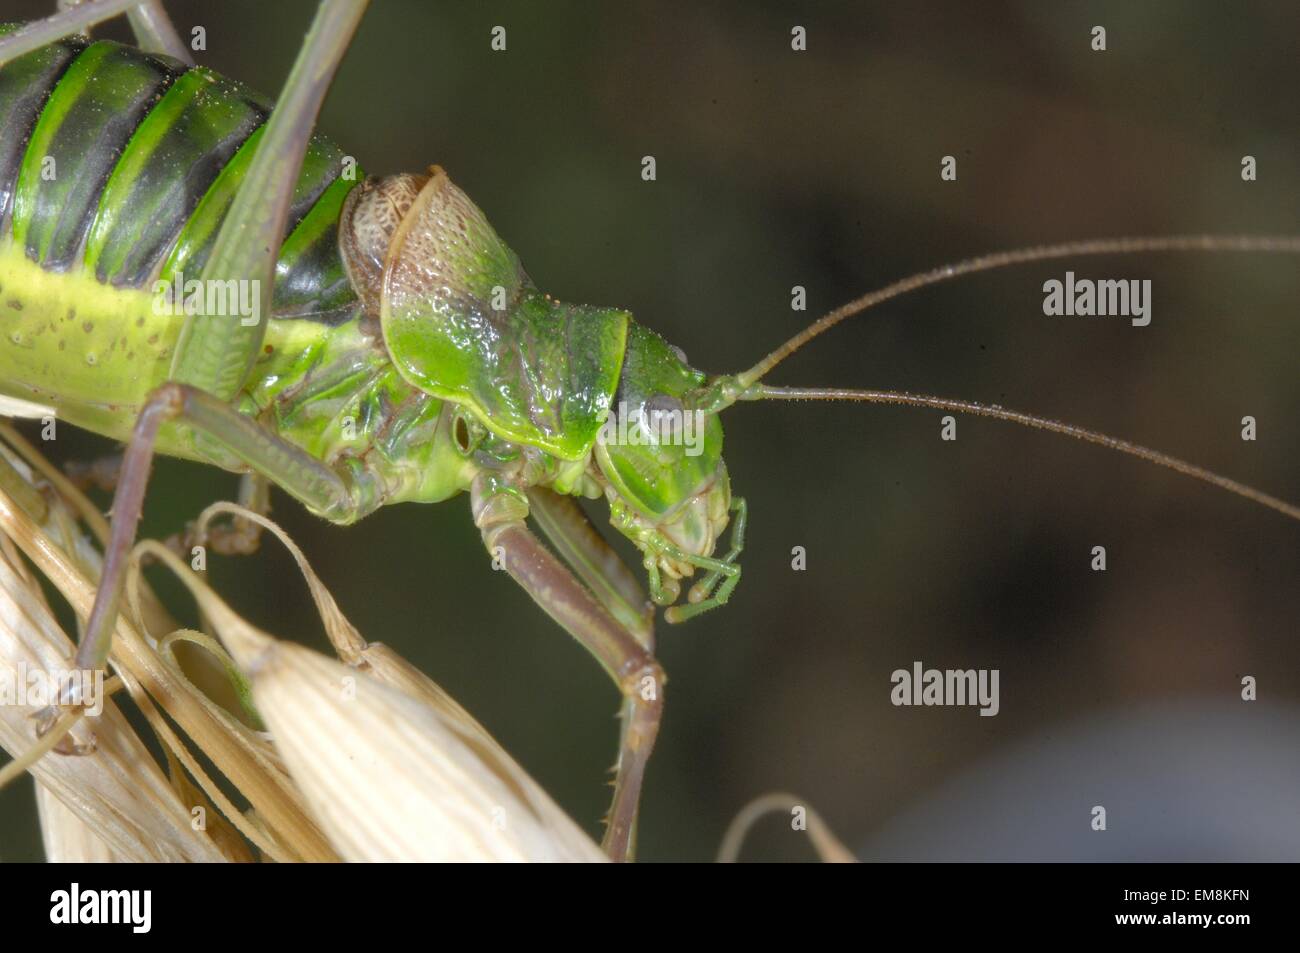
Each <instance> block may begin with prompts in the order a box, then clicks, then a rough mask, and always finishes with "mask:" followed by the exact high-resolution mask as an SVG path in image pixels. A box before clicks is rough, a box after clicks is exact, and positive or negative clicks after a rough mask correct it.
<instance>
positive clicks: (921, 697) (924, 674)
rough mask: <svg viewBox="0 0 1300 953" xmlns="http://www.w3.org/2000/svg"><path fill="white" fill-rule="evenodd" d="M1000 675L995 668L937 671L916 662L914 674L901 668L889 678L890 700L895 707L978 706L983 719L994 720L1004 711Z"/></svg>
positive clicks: (912, 670)
mask: <svg viewBox="0 0 1300 953" xmlns="http://www.w3.org/2000/svg"><path fill="white" fill-rule="evenodd" d="M1000 674H1001V673H1000V670H998V669H996V668H980V669H975V668H967V669H953V668H949V669H937V668H925V667H924V666H923V665H922V664H921V663H920V662H913V663H912V669H911V671H908V670H907V669H905V668H899V669H895V670H894V672H893V674H892V675H890V676H889V680H890V681H891V682H892V683H893V685H894V687H893V688H892V689H891V690H890V692H889V700H890V701H891V702H893V704H894V705H895V706H912V705H943V706H957V707H960V706H963V705H968V706H979V710H980V715H981V716H993V715H996V714H997V713H998V711H999V710H1000V709H1001V707H1002V704H1001V701H1000V700H999V698H998V680H999V677H1000Z"/></svg>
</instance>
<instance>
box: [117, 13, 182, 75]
mask: <svg viewBox="0 0 1300 953" xmlns="http://www.w3.org/2000/svg"><path fill="white" fill-rule="evenodd" d="M126 18H127V20H128V21H130V23H131V32H132V33H134V34H135V39H136V42H137V43H138V44H139V45H140V49H142V50H147V51H148V52H150V53H166V54H167V55H168V56H171V57H175V58H176V59H178V60H180V61H181V62H182V63H188V64H189V65H190V66H193V65H194V58H193V57H192V56H190V49H189V47H188V46H186V45H185V44H184V43H182V42H181V38H180V36H178V35H177V33H176V27H174V26H172V21H171V17H169V16H167V11H166V10H165V9H164V8H163V5H162V0H140V3H139V4H138V5H137V6H134V7H132V8H131V9H130V10H128V11H127V12H126Z"/></svg>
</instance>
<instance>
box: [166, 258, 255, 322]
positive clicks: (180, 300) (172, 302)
mask: <svg viewBox="0 0 1300 953" xmlns="http://www.w3.org/2000/svg"><path fill="white" fill-rule="evenodd" d="M261 286H262V282H261V281H260V280H259V279H257V278H248V279H235V278H231V279H229V280H227V281H219V280H216V279H208V280H206V281H201V280H199V279H198V278H191V279H189V280H188V281H187V280H186V279H185V273H184V272H180V271H178V272H176V278H175V280H174V281H167V280H165V279H162V280H159V281H155V282H154V283H153V295H154V297H153V313H154V314H156V315H158V316H159V317H167V316H171V317H180V316H182V315H191V314H207V315H221V316H228V317H238V318H239V323H240V324H241V325H243V326H244V327H253V326H254V325H256V324H258V323H259V322H260V321H261V320H262V299H261V291H262V287H261Z"/></svg>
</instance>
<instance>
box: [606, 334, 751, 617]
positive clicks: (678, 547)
mask: <svg viewBox="0 0 1300 953" xmlns="http://www.w3.org/2000/svg"><path fill="white" fill-rule="evenodd" d="M705 381H706V377H705V375H704V374H702V373H701V372H699V371H697V370H695V369H694V368H692V367H691V366H690V365H689V364H688V363H687V362H686V359H685V355H684V354H682V352H681V351H680V350H679V349H677V348H674V347H672V346H671V345H669V344H668V342H666V341H665V340H664V339H663V338H661V337H660V336H659V335H658V334H656V333H655V332H653V331H651V330H649V329H648V328H645V327H642V326H641V325H639V324H632V325H631V327H630V328H629V330H628V339H627V347H626V350H625V351H624V356H623V368H622V372H621V374H620V376H619V385H618V389H617V391H616V392H615V396H614V404H613V406H612V407H611V408H610V414H609V417H608V418H607V419H606V421H605V425H604V426H603V427H602V429H601V431H600V436H599V437H598V439H597V441H596V447H595V459H596V465H597V466H598V467H599V468H600V472H601V475H602V476H603V477H604V480H605V483H606V486H607V487H608V489H607V495H608V497H609V501H610V515H611V519H612V521H613V523H614V525H615V526H616V527H617V528H618V529H619V530H620V531H621V532H622V533H624V534H625V535H626V536H628V537H629V538H630V539H632V541H633V542H635V543H636V544H637V546H638V547H639V548H640V549H641V550H642V552H643V553H644V554H645V562H646V566H647V569H649V570H650V572H651V580H650V582H651V584H650V588H651V595H652V596H653V597H654V599H655V601H656V602H659V603H661V604H667V603H671V602H675V601H676V599H677V596H678V594H679V585H678V580H679V579H681V578H682V577H685V576H690V575H691V574H692V573H693V572H694V571H695V568H696V567H698V566H699V565H700V562H699V560H701V559H703V560H708V559H709V558H710V557H711V556H712V555H713V551H714V549H715V548H716V546H717V541H718V537H719V536H720V535H721V534H722V532H723V531H724V530H725V529H726V526H727V522H728V519H729V510H730V508H731V486H730V483H729V481H728V479H727V469H726V466H725V465H724V464H723V462H722V424H721V423H720V421H719V420H718V415H717V414H706V413H704V412H702V411H700V410H693V409H691V408H688V407H687V406H686V398H688V397H689V396H690V395H691V394H693V393H694V392H695V391H696V390H697V389H698V388H699V387H701V386H702V385H703V384H704V383H705ZM702 597H703V593H701V592H697V593H696V594H695V601H698V600H699V599H700V598H702Z"/></svg>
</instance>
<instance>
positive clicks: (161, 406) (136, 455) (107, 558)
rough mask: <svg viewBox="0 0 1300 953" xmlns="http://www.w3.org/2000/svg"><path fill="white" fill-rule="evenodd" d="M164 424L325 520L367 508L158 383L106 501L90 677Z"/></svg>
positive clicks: (344, 484) (219, 408) (337, 481)
mask: <svg viewBox="0 0 1300 953" xmlns="http://www.w3.org/2000/svg"><path fill="white" fill-rule="evenodd" d="M167 423H178V424H183V425H184V426H186V427H188V428H189V429H190V430H192V431H193V432H194V433H195V434H196V435H198V436H201V437H202V438H204V439H205V440H207V441H209V442H210V445H212V446H216V447H219V448H221V449H223V450H225V451H227V452H229V453H232V454H234V455H235V456H237V457H238V458H240V459H241V460H243V461H244V462H245V463H247V464H248V465H249V466H251V467H252V468H253V469H255V470H257V471H258V472H260V473H263V474H265V475H266V476H267V477H268V478H269V479H270V480H272V481H274V482H275V483H276V484H277V485H278V486H280V487H282V488H284V490H285V491H286V492H288V493H289V494H290V495H292V496H294V497H296V498H297V499H299V500H300V501H302V503H303V505H305V506H306V507H307V508H308V509H311V510H313V511H315V512H316V513H318V514H319V515H321V516H324V517H325V518H326V519H330V520H334V521H336V522H342V523H346V522H350V521H351V520H353V519H356V518H358V517H360V516H361V515H363V514H364V513H365V512H366V511H367V510H368V509H369V508H370V507H369V506H367V505H366V504H363V503H362V502H360V499H359V496H358V493H357V492H356V490H357V484H356V482H355V481H354V480H352V479H349V478H348V477H345V476H344V475H343V474H342V473H340V472H336V471H334V470H332V469H330V468H329V467H328V466H326V465H325V464H323V463H321V462H320V461H319V460H317V459H316V458H314V457H312V456H310V455H309V454H307V453H306V452H304V451H303V450H300V449H299V448H298V447H295V446H293V445H292V444H290V443H287V442H285V441H284V440H282V439H281V438H280V437H279V436H277V435H276V434H274V433H272V432H271V431H269V430H267V429H266V428H265V427H263V426H261V425H260V424H258V423H257V421H256V420H253V419H252V418H250V417H246V416H243V415H242V414H240V413H239V412H238V411H236V410H235V409H234V408H233V407H231V406H230V405H229V404H226V403H225V402H223V401H220V400H218V399H217V398H215V397H213V396H212V395H211V394H205V393H203V392H202V391H199V390H196V389H194V388H193V387H187V386H185V385H182V384H176V383H168V384H164V385H163V386H162V387H160V388H158V390H156V391H155V392H154V393H153V394H152V395H151V396H150V397H149V399H148V401H146V402H145V405H144V408H143V409H142V410H141V411H140V416H139V417H138V418H137V420H136V425H135V430H134V431H133V433H132V435H131V441H130V443H128V444H127V448H126V454H125V456H124V457H123V460H122V473H121V476H120V478H119V479H118V483H117V492H116V493H115V494H114V495H113V522H112V528H111V531H110V534H109V541H108V546H107V548H106V550H105V553H104V570H103V574H102V575H101V576H100V580H99V589H98V591H97V592H96V593H95V604H94V607H93V608H92V609H91V613H90V619H89V621H88V622H87V623H86V632H85V635H84V636H83V637H82V640H81V644H80V645H78V646H77V654H76V656H75V659H74V663H73V664H74V667H75V668H77V669H80V670H84V671H96V670H99V669H102V668H103V667H104V664H105V662H106V661H107V660H108V652H109V648H110V647H111V645H112V641H113V629H114V627H115V625H116V623H117V613H118V606H119V603H120V601H121V597H122V589H123V586H124V584H125V582H126V571H127V567H128V564H129V561H130V552H131V544H132V543H133V542H134V540H135V531H136V526H137V525H138V524H139V522H140V509H141V505H142V503H143V501H144V490H145V484H146V483H147V482H148V479H149V468H150V465H151V464H152V463H153V453H154V443H155V441H156V440H157V437H158V431H159V429H160V428H161V427H162V426H163V425H164V424H167ZM78 701H79V699H77V698H75V697H68V698H64V699H62V704H64V705H75V704H76V703H77V702H78ZM58 715H59V707H58V706H51V707H50V708H48V709H46V710H45V711H43V712H41V713H40V714H38V715H37V720H38V730H41V731H44V730H48V728H49V727H50V726H52V725H53V724H54V721H55V720H57V718H58Z"/></svg>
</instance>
